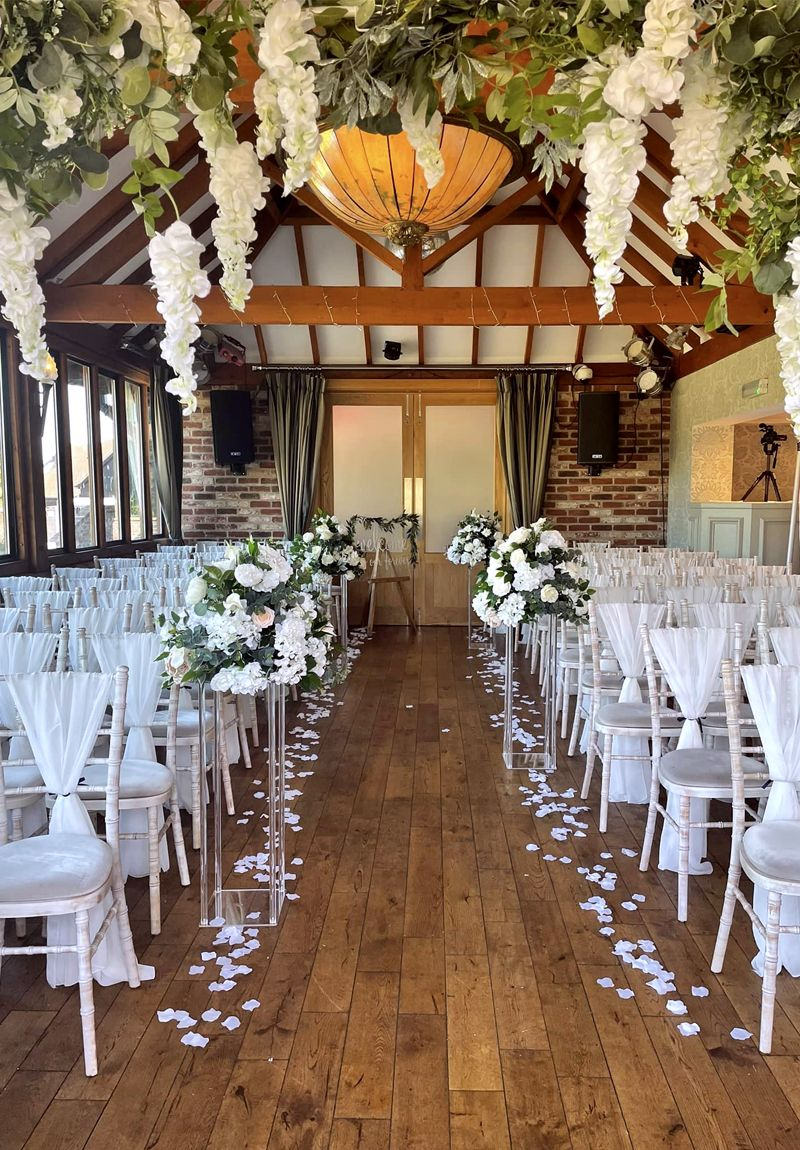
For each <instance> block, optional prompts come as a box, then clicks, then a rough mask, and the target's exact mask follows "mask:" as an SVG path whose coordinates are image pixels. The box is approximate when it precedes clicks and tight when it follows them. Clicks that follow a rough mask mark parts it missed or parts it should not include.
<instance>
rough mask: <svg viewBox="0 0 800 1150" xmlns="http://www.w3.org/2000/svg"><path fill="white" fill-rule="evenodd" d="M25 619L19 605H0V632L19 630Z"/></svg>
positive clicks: (6, 632)
mask: <svg viewBox="0 0 800 1150" xmlns="http://www.w3.org/2000/svg"><path fill="white" fill-rule="evenodd" d="M24 621H25V612H24V611H22V610H20V608H19V607H0V634H8V633H9V632H13V631H17V630H19V627H20V625H21V624H22V623H23V622H24Z"/></svg>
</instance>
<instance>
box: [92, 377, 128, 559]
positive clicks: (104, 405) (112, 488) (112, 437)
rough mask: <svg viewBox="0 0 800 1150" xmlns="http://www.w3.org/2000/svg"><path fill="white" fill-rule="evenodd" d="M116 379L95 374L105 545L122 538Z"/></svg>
mask: <svg viewBox="0 0 800 1150" xmlns="http://www.w3.org/2000/svg"><path fill="white" fill-rule="evenodd" d="M116 388H117V384H116V380H115V379H114V377H113V376H111V375H105V374H104V373H103V372H102V371H101V372H98V374H97V393H98V400H99V405H100V451H101V459H102V461H103V516H104V519H105V526H106V542H107V543H110V542H113V541H114V540H115V539H121V538H122V515H121V511H120V498H119V446H118V444H117V399H116Z"/></svg>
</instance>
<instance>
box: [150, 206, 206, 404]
mask: <svg viewBox="0 0 800 1150" xmlns="http://www.w3.org/2000/svg"><path fill="white" fill-rule="evenodd" d="M148 250H149V254H150V269H151V271H152V273H153V287H154V288H155V291H156V295H157V297H158V299H157V303H156V307H157V308H158V310H159V312H160V313H161V315H162V316H163V318H164V337H163V339H162V341H161V354H162V356H163V358H164V360H165V361H166V362H167V363H168V364H169V366H170V367H171V368H172V370H173V371H174V372H175V378H174V379H172V380H170V381H169V383H167V385H166V389H167V391H169V392H171V393H172V394H173V395H176V396H177V397H178V398H179V399H180V401H181V403H182V404H183V405H184V408H185V410H186V411H187V412H192V411H195V410H196V409H197V396H196V395H195V392H196V390H197V380H196V378H195V373H194V359H195V353H194V347H193V344H194V343H195V340H197V339H198V338H199V336H200V328H199V326H198V321H199V319H200V308H199V307H198V305H197V302H196V300H197V299H198V298H202V297H204V296H207V295H208V293H209V291H210V290H211V282H210V280H209V278H208V276H207V275H206V273H205V271H203V269H202V268H201V266H200V257H201V255H202V254H203V245H202V244H201V243H199V242H198V241H197V240H196V239H195V238H194V236H193V235H192V230H191V228H190V227H189V225H188V224H185V223H184V222H183V221H182V220H176V221H175V223H173V224H170V226H169V227H168V228H167V229H166V231H164V232H162V233H161V234H159V235H155V236H153V238H152V240H151V241H150V245H149V249H148Z"/></svg>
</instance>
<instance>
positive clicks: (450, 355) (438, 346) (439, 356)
mask: <svg viewBox="0 0 800 1150" xmlns="http://www.w3.org/2000/svg"><path fill="white" fill-rule="evenodd" d="M425 362H426V364H430V365H436V364H438V365H442V364H451V363H452V364H456V363H471V362H472V328H471V327H426V328H425Z"/></svg>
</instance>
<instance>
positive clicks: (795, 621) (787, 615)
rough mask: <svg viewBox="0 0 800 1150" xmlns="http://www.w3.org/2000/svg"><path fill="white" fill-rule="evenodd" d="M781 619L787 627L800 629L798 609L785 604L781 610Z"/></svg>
mask: <svg viewBox="0 0 800 1150" xmlns="http://www.w3.org/2000/svg"><path fill="white" fill-rule="evenodd" d="M783 617H784V619H785V620H786V626H787V627H800V607H793V606H792V605H791V604H786V605H785V606H784V608H783Z"/></svg>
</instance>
